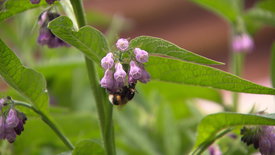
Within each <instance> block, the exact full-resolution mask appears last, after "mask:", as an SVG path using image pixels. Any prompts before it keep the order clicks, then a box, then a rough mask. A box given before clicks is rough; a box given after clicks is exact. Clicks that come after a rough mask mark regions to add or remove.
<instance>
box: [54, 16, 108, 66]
mask: <svg viewBox="0 0 275 155" xmlns="http://www.w3.org/2000/svg"><path fill="white" fill-rule="evenodd" d="M49 28H50V29H51V31H52V32H53V33H54V34H55V35H56V36H58V37H59V38H61V39H62V40H64V41H65V42H67V43H69V44H70V45H72V46H74V47H76V48H77V49H79V50H80V51H82V52H83V53H84V54H86V56H87V57H88V58H90V59H92V60H94V61H95V62H96V63H99V62H100V60H101V58H102V57H103V56H105V55H106V53H107V52H108V44H107V41H106V39H105V37H104V35H103V34H102V33H101V32H100V31H98V30H97V29H95V28H93V27H91V26H84V27H82V28H80V29H79V31H78V32H76V31H74V30H73V23H72V21H71V20H70V19H69V18H68V17H66V16H61V17H58V18H56V19H55V20H53V21H52V22H50V24H49Z"/></svg>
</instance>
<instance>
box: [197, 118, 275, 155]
mask: <svg viewBox="0 0 275 155" xmlns="http://www.w3.org/2000/svg"><path fill="white" fill-rule="evenodd" d="M240 125H275V115H264V116H261V115H252V114H240V113H217V114H211V115H208V116H206V117H205V118H203V120H202V121H201V123H200V124H199V126H198V130H197V140H196V144H195V149H196V150H195V151H194V154H196V153H195V152H197V151H202V150H200V149H202V148H203V147H204V145H209V143H211V142H213V140H215V138H214V137H216V135H217V134H218V133H220V131H222V129H226V128H230V127H235V126H240Z"/></svg>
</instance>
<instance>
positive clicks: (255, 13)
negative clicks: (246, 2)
mask: <svg viewBox="0 0 275 155" xmlns="http://www.w3.org/2000/svg"><path fill="white" fill-rule="evenodd" d="M245 18H248V19H249V20H251V21H254V22H258V23H261V24H268V25H272V26H275V12H271V11H269V10H265V9H262V8H253V9H250V10H249V11H248V12H246V14H245Z"/></svg>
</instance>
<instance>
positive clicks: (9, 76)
mask: <svg viewBox="0 0 275 155" xmlns="http://www.w3.org/2000/svg"><path fill="white" fill-rule="evenodd" d="M0 66H1V67H0V75H1V77H2V78H3V79H4V80H5V81H6V82H7V83H8V84H9V85H10V86H11V87H13V88H14V89H15V90H17V91H18V92H19V93H20V94H22V95H23V96H24V97H25V98H26V99H27V100H28V101H30V102H31V103H32V104H34V105H35V106H36V107H37V108H39V109H40V110H42V111H43V110H44V111H45V110H46V109H47V106H48V94H47V92H46V80H45V79H44V77H43V75H42V74H40V73H38V72H36V71H34V70H32V69H30V68H27V67H25V66H23V65H22V63H21V62H20V60H19V59H18V58H17V56H16V55H15V54H14V53H13V52H12V51H11V50H10V49H9V48H8V47H7V46H6V45H5V43H4V42H3V41H1V40H0Z"/></svg>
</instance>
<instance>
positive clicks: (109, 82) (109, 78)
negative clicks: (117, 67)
mask: <svg viewBox="0 0 275 155" xmlns="http://www.w3.org/2000/svg"><path fill="white" fill-rule="evenodd" d="M113 74H114V72H113V71H112V70H110V69H107V70H106V71H105V74H104V77H103V78H102V79H101V81H100V85H101V87H103V88H106V89H108V90H113V87H114V75H113Z"/></svg>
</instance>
